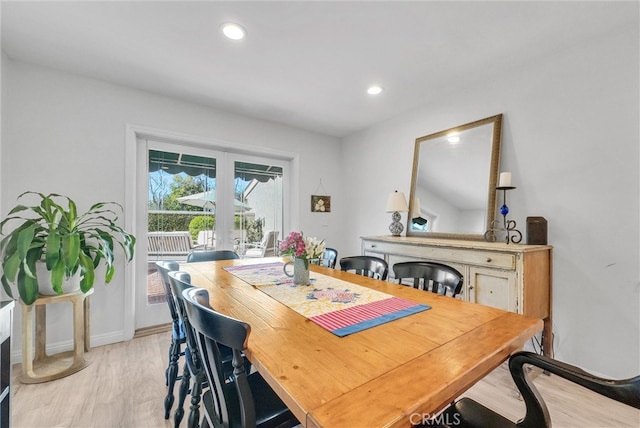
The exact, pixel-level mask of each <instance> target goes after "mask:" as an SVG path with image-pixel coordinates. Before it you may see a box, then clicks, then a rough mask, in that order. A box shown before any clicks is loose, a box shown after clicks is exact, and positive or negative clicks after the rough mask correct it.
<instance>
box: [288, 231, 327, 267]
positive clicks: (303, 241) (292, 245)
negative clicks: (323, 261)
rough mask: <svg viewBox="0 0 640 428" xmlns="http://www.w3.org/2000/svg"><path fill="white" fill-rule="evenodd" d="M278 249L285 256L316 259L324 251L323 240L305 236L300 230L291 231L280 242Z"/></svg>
mask: <svg viewBox="0 0 640 428" xmlns="http://www.w3.org/2000/svg"><path fill="white" fill-rule="evenodd" d="M280 251H281V252H282V254H283V255H285V256H292V257H298V258H302V259H306V260H311V259H317V258H319V257H321V256H322V255H323V253H324V240H323V241H318V240H317V239H316V238H305V237H304V236H302V233H301V232H291V233H289V235H288V236H287V238H286V239H285V240H284V241H282V242H281V243H280Z"/></svg>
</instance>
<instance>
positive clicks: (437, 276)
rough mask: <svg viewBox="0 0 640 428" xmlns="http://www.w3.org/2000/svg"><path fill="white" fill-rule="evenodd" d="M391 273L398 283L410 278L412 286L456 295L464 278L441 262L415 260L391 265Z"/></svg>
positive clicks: (460, 289)
mask: <svg viewBox="0 0 640 428" xmlns="http://www.w3.org/2000/svg"><path fill="white" fill-rule="evenodd" d="M393 273H394V275H395V278H396V279H397V280H398V282H399V283H400V284H402V283H403V280H407V279H409V280H412V285H413V288H418V289H422V290H425V291H431V292H433V293H437V294H441V295H446V296H456V295H458V294H460V292H461V291H462V285H463V283H464V278H463V276H462V274H461V273H460V272H459V271H458V270H457V269H454V268H453V267H451V266H448V265H444V264H442V263H434V262H426V261H415V262H403V263H396V264H394V265H393Z"/></svg>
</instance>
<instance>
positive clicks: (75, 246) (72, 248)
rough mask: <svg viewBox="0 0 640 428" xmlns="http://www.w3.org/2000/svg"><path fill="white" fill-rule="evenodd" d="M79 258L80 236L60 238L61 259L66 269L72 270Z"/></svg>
mask: <svg viewBox="0 0 640 428" xmlns="http://www.w3.org/2000/svg"><path fill="white" fill-rule="evenodd" d="M79 256H80V236H79V235H77V234H73V235H66V236H63V237H62V257H63V259H64V264H65V266H66V267H67V269H70V270H72V269H74V268H75V267H76V266H77V264H78V257H79Z"/></svg>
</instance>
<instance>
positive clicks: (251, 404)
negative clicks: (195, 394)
mask: <svg viewBox="0 0 640 428" xmlns="http://www.w3.org/2000/svg"><path fill="white" fill-rule="evenodd" d="M183 297H184V301H185V307H186V310H187V314H188V316H189V320H190V322H191V326H192V327H193V328H194V331H195V332H196V337H197V341H198V349H199V350H200V353H201V357H202V360H203V363H204V368H205V372H206V375H207V379H208V381H209V390H207V391H206V392H205V394H204V404H205V411H206V414H205V418H206V419H207V420H206V423H203V426H209V427H219V426H224V427H230V428H234V427H266V426H273V427H275V426H278V427H283V426H294V425H296V424H298V421H297V420H296V419H295V417H293V415H292V414H291V412H290V411H289V409H288V408H287V407H286V406H285V404H284V403H283V402H282V400H280V399H279V398H278V396H277V395H276V394H275V393H274V392H273V390H272V389H271V388H270V387H269V385H268V384H267V383H266V381H265V380H264V379H263V378H262V377H261V376H260V374H259V373H258V372H254V373H251V374H247V371H246V370H245V366H244V358H243V351H244V350H245V349H246V348H247V344H248V341H249V334H250V333H251V327H250V326H249V324H247V323H245V322H242V321H240V320H237V319H235V318H231V317H228V316H226V315H224V314H221V313H219V312H216V311H215V310H213V309H212V308H211V307H210V306H209V293H208V292H207V290H204V289H202V288H195V287H194V288H190V289H187V290H185V291H184V292H183ZM221 346H226V347H228V348H230V349H231V352H232V366H233V373H232V375H231V381H229V379H228V378H227V376H226V374H225V372H224V370H223V363H224V361H223V355H222V352H221Z"/></svg>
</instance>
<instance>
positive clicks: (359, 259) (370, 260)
mask: <svg viewBox="0 0 640 428" xmlns="http://www.w3.org/2000/svg"><path fill="white" fill-rule="evenodd" d="M340 270H343V271H345V272H348V271H355V273H357V274H358V275H363V276H368V277H369V278H375V279H381V280H383V281H384V280H386V279H387V274H388V273H389V265H388V264H387V262H386V261H384V259H381V258H379V257H374V256H351V257H343V258H341V259H340Z"/></svg>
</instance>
